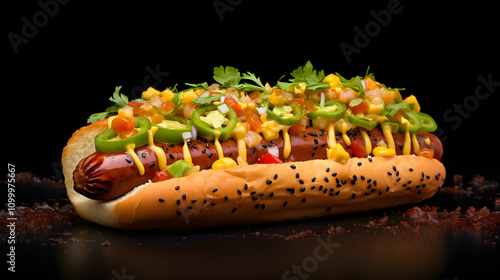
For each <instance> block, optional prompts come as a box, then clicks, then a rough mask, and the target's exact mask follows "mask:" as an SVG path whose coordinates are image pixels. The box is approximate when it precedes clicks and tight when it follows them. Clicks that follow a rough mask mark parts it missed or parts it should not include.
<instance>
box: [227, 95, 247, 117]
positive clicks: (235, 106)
mask: <svg viewBox="0 0 500 280" xmlns="http://www.w3.org/2000/svg"><path fill="white" fill-rule="evenodd" d="M224 103H226V105H227V106H230V107H231V108H233V109H234V111H235V112H236V115H238V116H239V115H241V114H242V113H243V110H242V109H241V106H240V104H239V103H238V101H236V99H234V98H233V97H232V96H231V95H227V96H226V98H225V99H224Z"/></svg>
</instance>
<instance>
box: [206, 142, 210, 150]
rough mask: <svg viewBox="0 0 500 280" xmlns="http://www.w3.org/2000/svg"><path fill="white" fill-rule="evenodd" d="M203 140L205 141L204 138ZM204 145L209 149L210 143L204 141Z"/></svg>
mask: <svg viewBox="0 0 500 280" xmlns="http://www.w3.org/2000/svg"><path fill="white" fill-rule="evenodd" d="M205 141H206V140H205ZM205 147H207V149H209V148H210V144H208V143H205Z"/></svg>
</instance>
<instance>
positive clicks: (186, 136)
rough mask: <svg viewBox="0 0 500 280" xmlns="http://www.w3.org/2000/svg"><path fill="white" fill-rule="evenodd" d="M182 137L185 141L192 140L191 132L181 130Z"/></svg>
mask: <svg viewBox="0 0 500 280" xmlns="http://www.w3.org/2000/svg"><path fill="white" fill-rule="evenodd" d="M182 139H184V140H187V141H191V140H193V134H192V133H191V132H183V133H182Z"/></svg>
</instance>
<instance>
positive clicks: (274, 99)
mask: <svg viewBox="0 0 500 280" xmlns="http://www.w3.org/2000/svg"><path fill="white" fill-rule="evenodd" d="M285 101H286V99H285V97H283V96H276V93H275V92H274V91H273V93H271V96H270V97H269V102H271V103H272V104H274V105H275V106H283V105H284V104H285Z"/></svg>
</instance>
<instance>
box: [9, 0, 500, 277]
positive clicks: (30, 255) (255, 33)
mask: <svg viewBox="0 0 500 280" xmlns="http://www.w3.org/2000/svg"><path fill="white" fill-rule="evenodd" d="M60 1H61V2H64V1H63V0H60ZM48 2H50V3H58V2H56V1H55V0H53V1H49V0H42V1H40V3H48ZM482 2H484V3H482ZM159 3H160V2H159V1H156V2H154V3H151V2H149V1H140V2H139V1H128V2H127V1H119V2H118V1H116V3H114V4H111V3H108V2H106V4H103V2H102V1H101V2H99V3H97V2H93V3H92V2H89V1H76V0H72V1H69V2H68V3H66V4H61V3H58V4H57V6H58V9H57V10H56V9H55V5H53V6H51V7H50V10H51V11H52V12H51V13H52V15H48V14H47V12H44V10H43V8H42V7H41V6H40V4H39V3H38V1H17V2H15V3H14V2H13V1H10V2H9V3H8V4H7V3H4V4H3V7H4V8H2V10H3V12H2V19H3V21H4V24H3V25H2V27H3V29H2V30H3V31H2V34H3V41H2V46H3V54H4V59H2V63H1V65H2V66H3V68H4V71H3V73H4V74H3V75H2V77H3V79H2V80H3V88H2V102H1V103H0V104H2V105H3V106H2V110H1V111H2V120H3V126H2V135H4V136H5V137H6V139H7V141H4V144H3V145H2V159H3V160H4V161H5V162H8V163H11V164H14V165H15V166H16V172H21V171H29V172H32V173H34V174H36V175H38V176H40V177H45V178H52V177H53V178H56V179H61V166H60V161H61V159H60V158H61V153H62V149H63V147H64V146H65V145H66V142H67V140H68V139H69V138H70V137H71V135H72V133H73V132H74V131H76V130H77V129H78V128H80V127H82V126H85V125H86V121H87V118H88V116H89V115H90V114H92V113H96V112H101V111H104V110H105V109H106V108H107V107H108V106H110V105H111V102H110V101H109V100H108V98H109V97H110V96H111V95H112V93H113V91H114V89H115V86H118V85H122V86H123V88H122V93H125V94H127V95H129V96H132V95H133V93H136V94H137V93H140V90H138V89H139V88H141V87H144V86H155V87H156V88H157V89H160V90H163V89H164V88H165V87H169V86H173V85H175V84H176V83H178V84H179V88H181V89H182V88H184V83H186V82H190V83H199V82H204V81H208V82H212V71H213V67H214V66H219V65H224V66H226V65H231V66H234V67H237V68H238V69H240V71H241V72H246V71H251V72H254V73H255V74H256V75H257V76H258V77H260V78H261V79H262V80H263V81H264V82H269V83H270V84H271V85H274V84H275V83H276V81H277V80H278V79H279V78H280V77H281V76H282V75H285V74H286V75H287V78H288V77H289V73H290V72H291V71H292V70H293V69H295V68H297V67H298V66H301V65H304V64H305V62H306V61H307V60H311V61H312V63H313V65H314V66H315V68H316V69H325V73H326V74H328V73H331V72H340V73H341V74H343V75H344V76H346V77H350V76H354V75H363V74H364V73H365V71H366V68H367V66H368V65H370V66H371V68H370V70H371V71H372V72H374V73H375V74H376V77H377V80H378V81H380V82H382V83H385V84H386V85H388V86H392V87H405V88H406V89H407V90H406V91H403V92H402V95H403V97H406V96H408V95H410V94H415V95H416V96H417V97H418V100H419V102H420V105H421V106H422V111H423V112H426V113H429V114H431V115H432V116H433V117H434V119H435V120H436V122H437V123H438V125H439V127H440V131H438V133H439V135H440V137H441V139H442V140H443V142H444V151H445V153H444V158H443V162H444V164H445V166H446V168H447V172H448V178H451V177H452V174H455V173H460V174H464V175H465V176H464V177H465V180H467V179H470V178H472V177H473V176H474V175H475V174H481V175H483V176H485V177H486V178H487V179H490V180H497V181H498V180H500V175H499V173H498V172H497V170H496V169H497V166H498V164H497V161H496V160H497V158H498V156H500V153H499V150H498V145H497V143H496V142H497V139H498V137H497V136H496V134H498V132H499V130H498V122H499V120H498V112H499V106H498V102H499V98H498V93H497V92H492V93H490V94H489V96H487V97H484V98H482V99H483V100H479V99H477V97H475V90H476V88H477V87H478V86H480V85H481V82H480V81H479V80H478V77H483V78H484V79H486V80H488V79H490V80H492V81H493V82H495V83H496V82H497V81H498V82H500V71H499V70H498V68H497V64H498V62H499V60H500V57H499V55H498V52H497V50H498V44H499V43H498V42H499V38H498V37H499V36H498V26H499V24H498V20H497V18H498V11H497V7H496V6H497V5H494V2H489V4H486V1H474V2H473V3H467V4H463V3H454V4H446V5H445V4H436V3H435V2H434V3H430V1H428V2H424V1H415V0H414V1H409V0H401V1H400V2H399V5H397V8H396V10H397V12H396V13H390V12H389V14H390V15H391V17H390V21H389V20H388V18H386V20H387V24H385V23H384V25H385V26H382V25H380V24H379V23H377V21H376V20H375V19H374V17H373V14H374V13H376V14H380V15H382V14H385V15H387V13H388V12H384V11H385V10H388V4H393V3H396V2H395V1H388V0H387V1H386V0H384V1H370V2H366V1H365V2H359V1H328V2H327V1H313V0H309V1H272V3H271V1H250V0H232V1H228V0H216V1H212V0H209V1H198V2H195V1H168V2H167V1H161V4H159ZM214 3H215V4H216V6H217V7H218V9H219V12H218V10H217V8H215V6H214ZM56 11H57V12H56ZM372 11H373V12H372ZM44 13H45V14H46V16H45V17H46V20H45V18H44ZM34 18H35V19H34ZM35 20H38V21H41V23H40V22H39V23H40V24H39V25H40V26H39V27H36V26H35V28H36V31H35V30H29V31H31V33H30V34H28V35H29V36H30V38H27V39H26V40H27V43H22V44H20V45H19V46H18V51H17V52H16V51H15V47H13V45H12V43H11V42H10V41H9V36H10V37H12V36H13V35H12V34H17V36H23V34H22V33H23V29H26V28H27V29H29V27H25V25H26V26H27V24H26V22H30V24H34V21H35ZM367 26H368V27H369V28H372V29H369V32H370V30H371V32H372V33H371V34H372V36H368V37H366V38H368V40H365V41H364V42H361V43H362V44H363V45H362V46H360V41H356V40H355V39H359V38H358V37H359V35H356V34H357V31H356V30H357V29H360V30H365V28H366V27H367ZM377 26H378V28H377ZM364 32H366V31H364ZM356 36H357V37H356ZM365 36H367V35H365ZM361 40H362V39H361ZM342 42H344V43H345V44H349V45H351V46H353V47H356V42H357V43H358V46H357V47H358V48H359V53H355V54H352V55H351V56H350V59H351V61H350V62H348V61H347V59H346V57H345V55H344V54H343V53H342V51H341V49H340V47H339V45H340V44H341V43H342ZM149 69H152V70H149ZM156 69H158V71H160V72H162V73H161V75H160V76H159V78H157V79H155V78H153V77H151V78H150V79H148V75H149V76H152V75H151V74H150V72H151V71H156ZM166 73H168V75H167V74H166ZM491 89H492V90H491V91H494V90H497V91H498V92H500V85H499V86H496V85H495V86H493V87H491ZM486 92H487V91H485V88H483V89H482V91H481V93H483V94H485V95H486V94H487V93H486ZM464 104H465V105H464ZM460 107H462V108H463V109H462V110H464V111H463V112H461V113H460V112H458V111H457V110H458V109H457V108H460ZM467 108H468V109H467ZM450 110H451V111H450ZM446 116H447V117H446ZM4 168H5V167H4ZM3 173H7V168H5V169H3V170H1V171H0V174H3ZM4 194H5V193H4ZM438 195H439V197H438V198H437V199H441V200H442V199H443V196H442V195H440V194H438ZM438 195H436V196H438ZM23 197H24V196H20V197H18V200H16V203H18V205H19V204H21V203H22V200H23ZM4 198H6V195H2V199H4ZM16 199H17V198H16ZM433 199H435V198H433ZM470 199H472V198H470ZM449 200H450V201H453V203H452V205H455V206H454V207H456V205H457V204H459V203H461V202H459V201H458V200H454V199H451V198H450V199H449ZM441 202H442V201H441ZM429 203H431V205H433V204H432V203H436V201H431V202H429ZM440 205H441V204H440ZM464 205H467V204H466V203H465V204H464ZM441 206H442V205H441ZM450 207H451V206H450ZM454 207H453V208H449V209H450V210H453V209H454ZM405 209H406V208H404V209H403V211H404V210H405ZM462 210H463V211H464V210H465V208H463V209H462ZM384 211H385V210H384ZM381 212H382V211H381ZM381 212H374V213H375V214H374V215H375V217H378V218H380V217H382V215H385V213H384V214H382V213H381ZM368 215H372V214H371V213H370V214H369V213H360V214H359V215H357V214H356V215H353V216H344V217H333V218H331V220H330V218H328V219H319V220H313V221H297V222H292V223H282V224H274V225H270V226H269V227H271V230H269V228H268V226H267V225H266V226H253V227H250V226H249V228H248V229H247V228H246V227H244V228H236V229H232V228H231V229H222V230H221V232H222V233H220V234H219V233H218V232H219V230H218V229H213V230H209V231H208V232H207V231H194V232H187V233H184V232H181V233H178V232H163V231H161V232H154V233H149V232H148V233H142V232H141V233H123V232H121V231H117V230H113V229H106V228H104V227H100V226H98V225H94V224H85V225H81V226H77V227H75V228H74V229H73V235H72V236H74V237H77V238H82V239H95V242H93V243H88V244H87V243H84V246H83V247H80V246H81V243H78V242H68V244H65V245H59V246H56V247H52V246H39V247H36V246H37V245H36V244H30V245H26V244H20V245H19V246H18V247H17V248H18V249H17V250H18V252H19V253H18V265H19V266H20V270H24V271H25V272H29V271H28V270H29V269H28V267H31V265H33V264H36V266H37V267H47V269H51V270H52V269H55V268H57V269H59V270H64V269H67V271H68V272H67V273H68V275H69V276H68V275H67V277H66V278H67V279H76V278H75V275H76V274H78V273H83V274H81V275H80V278H87V279H88V278H90V276H89V277H87V275H91V276H92V277H94V276H95V275H101V276H102V278H103V279H110V278H111V277H113V276H114V275H113V274H111V272H110V271H113V270H116V271H118V272H120V269H121V268H122V267H125V266H126V268H127V273H128V274H129V275H138V276H144V275H149V274H147V273H146V272H145V271H149V269H150V268H151V267H153V269H151V273H155V272H156V271H157V269H158V268H163V267H166V266H169V267H174V268H178V270H177V271H176V272H175V273H177V274H173V275H183V274H181V273H184V272H185V271H187V272H188V273H190V274H189V275H194V274H197V273H202V272H204V270H203V269H201V270H200V269H199V268H198V269H193V267H194V266H193V267H187V266H191V264H197V265H202V267H203V268H206V269H207V270H206V271H208V270H209V267H210V266H212V267H211V269H213V268H214V267H216V268H218V270H217V271H218V272H220V273H219V275H221V277H222V276H225V275H228V276H226V277H231V275H233V274H224V272H225V271H221V270H222V269H225V268H227V269H230V270H232V271H233V273H235V271H236V270H238V274H237V275H240V276H241V275H242V274H243V275H248V277H253V276H255V275H258V274H259V272H258V271H259V269H260V268H262V269H264V270H265V269H271V268H269V264H270V263H272V264H273V266H274V265H275V264H276V263H277V266H276V267H275V269H274V274H269V275H274V276H276V278H277V279H278V278H279V276H280V275H281V273H282V272H283V271H284V270H286V269H289V268H290V265H291V264H300V262H301V261H302V260H303V259H304V257H305V256H310V254H311V252H312V249H313V248H314V247H315V246H317V242H316V239H315V238H309V239H303V240H300V241H297V242H295V243H287V242H294V241H282V240H276V239H270V240H261V239H258V238H254V239H244V238H241V236H245V235H247V236H250V233H249V232H258V231H261V232H266V230H268V231H270V232H271V233H276V232H278V233H280V232H284V233H285V234H290V233H292V232H295V231H298V232H299V231H300V230H304V229H311V228H312V229H313V231H315V232H316V231H320V230H324V228H325V224H326V223H328V224H330V223H332V224H333V225H342V226H345V227H346V228H347V229H353V233H352V234H347V235H344V236H342V235H337V236H336V237H335V241H336V242H339V243H341V244H342V247H340V249H339V250H338V252H337V251H336V252H337V253H335V254H333V255H332V257H331V258H330V259H329V260H328V261H327V262H328V264H326V263H325V264H323V266H320V270H319V271H318V272H316V273H315V274H314V276H313V277H311V279H312V278H315V279H317V278H324V277H326V276H328V275H331V272H332V271H333V270H339V271H345V270H348V269H349V270H351V268H350V267H346V266H345V265H346V263H348V265H354V264H353V263H349V262H350V261H351V259H355V260H359V263H357V262H356V263H355V265H356V266H355V267H352V272H350V273H354V275H357V276H358V277H359V278H366V276H367V275H364V274H363V271H366V272H371V271H372V270H371V269H370V268H368V269H366V270H360V269H359V267H366V266H370V265H371V267H372V268H373V269H375V270H376V269H379V270H380V269H381V271H382V272H383V275H392V276H393V277H396V278H399V279H400V278H406V279H408V272H406V269H408V267H409V266H411V264H413V263H414V261H415V259H417V260H421V261H422V263H421V266H420V267H419V266H415V267H413V266H411V267H412V268H414V269H415V270H414V271H415V272H418V271H420V270H421V271H423V272H429V271H434V274H433V275H441V276H443V277H441V278H439V279H467V278H470V279H472V278H476V277H474V276H473V275H476V273H480V272H481V271H482V272H483V273H484V274H485V275H490V276H491V275H494V274H493V272H494V269H495V266H494V265H492V264H495V263H497V262H496V261H495V259H494V258H496V259H498V244H497V245H496V247H495V246H494V245H491V246H490V245H488V244H485V243H482V242H480V241H479V239H478V236H477V235H474V234H473V233H466V234H464V235H457V234H454V233H450V235H446V236H444V237H442V235H443V234H444V233H443V231H440V230H433V229H432V228H425V227H422V234H421V235H418V236H417V235H413V234H411V235H410V234H407V235H404V234H402V235H401V240H405V239H407V238H409V240H410V241H408V242H404V241H403V242H400V239H399V234H400V233H398V236H397V238H396V239H394V236H390V233H386V234H384V235H385V236H386V238H382V239H380V238H379V237H378V236H375V235H372V234H371V233H366V232H364V230H358V231H359V232H355V229H356V227H354V226H353V224H356V223H362V222H366V219H367V217H366V216H368ZM377 215H378V216H377ZM398 215H399V214H398ZM272 228H274V229H272ZM426 230H427V231H426ZM224 234H227V235H228V236H236V238H234V239H231V238H226V237H225V235H224ZM221 235H222V236H223V237H224V238H221ZM354 235H359V236H360V238H359V239H355V238H354V237H353V236H354ZM367 236H368V237H367ZM432 236H434V239H432V241H433V242H435V243H437V246H435V245H432V246H429V247H428V246H427V245H426V246H425V248H424V246H423V245H422V244H427V243H426V242H428V240H427V239H428V238H430V237H432ZM185 237H187V239H186V238H185ZM108 239H109V240H110V241H111V242H112V243H113V246H112V247H111V249H110V250H108V248H105V247H103V246H101V245H100V244H101V242H104V241H105V240H108ZM142 243H144V244H145V247H140V246H139V244H142ZM441 243H443V244H441ZM480 243H481V244H480ZM134 244H137V246H135V245H134ZM457 244H458V245H457ZM89 246H91V248H89ZM372 246H374V247H372ZM488 246H489V247H488ZM33 248H35V250H33ZM141 248H142V249H141ZM443 248H445V249H443ZM447 248H448V249H447ZM495 248H496V249H495ZM38 249H39V250H38ZM89 249H92V250H94V251H91V250H89ZM398 249H401V252H404V254H403V255H401V254H399V255H398V254H397V252H395V251H398ZM23 250H24V251H23ZM488 250H489V251H488ZM1 251H2V254H5V252H6V250H4V249H2V250H1ZM87 251H88V252H87ZM82 252H83V253H82ZM110 252H112V253H111V254H110ZM385 252H387V254H386V255H384V253H385ZM424 253H425V254H424ZM165 254H167V255H168V258H166V257H165ZM170 255H171V256H170ZM57 256H58V257H57ZM96 256H97V257H96ZM401 256H402V257H401ZM128 258H130V260H127V261H125V259H128ZM2 259H3V258H2ZM386 259H388V260H390V261H389V263H388V264H385V265H384V266H383V265H382V263H385V260H386ZM473 259H474V260H475V261H474V262H471V261H472V260H473ZM398 260H399V261H400V262H397V261H398ZM361 261H362V262H361ZM392 261H395V262H396V263H397V264H396V265H392V263H391V262H392ZM221 263H227V264H228V265H226V266H220V265H219V264H221ZM247 263H248V265H247ZM443 263H444V264H443ZM134 264H135V265H134ZM358 264H359V267H358ZM433 264H436V265H437V266H440V267H447V268H446V269H445V268H441V269H443V272H440V271H439V270H436V269H435V268H434V267H433V266H432V265H433ZM124 265H125V266H124ZM405 265H408V266H405ZM330 266H331V267H330ZM471 266H472V267H471ZM4 267H5V266H4ZM4 267H3V268H4ZM73 268H74V269H75V270H74V271H71V270H72V269H73ZM343 268H344V269H343ZM424 268H427V269H424ZM171 269H172V270H173V268H171ZM398 270H401V271H405V273H403V274H402V275H403V276H401V277H397V274H394V273H396V271H398ZM95 271H100V272H99V273H97V274H96V273H94V272H95ZM139 271H140V272H139ZM408 271H413V270H408ZM465 271H467V273H465V274H463V273H464V272H465ZM32 272H33V273H37V274H38V273H39V270H36V269H34V270H33V271H32ZM54 273H56V274H57V272H54ZM59 273H62V272H59ZM164 273H167V274H168V273H169V272H164ZM391 273H392V274H391ZM411 273H413V272H411ZM457 275H459V276H457ZM351 276H352V275H351V274H346V276H345V277H349V278H356V277H351ZM59 277H62V276H61V275H59ZM139 278H141V279H143V278H144V277H137V279H139ZM149 278H151V279H152V277H149ZM197 278H200V277H197ZM222 278H224V277H222ZM222 278H221V279H222ZM255 278H259V276H255ZM413 278H420V279H429V277H426V276H421V275H420V276H419V274H415V275H413ZM479 278H481V277H479ZM115 279H116V277H115ZM384 279H385V277H384Z"/></svg>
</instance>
